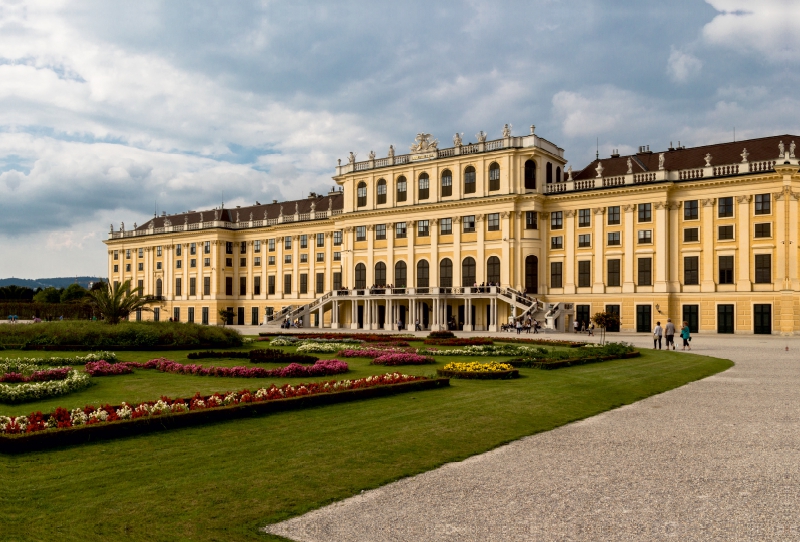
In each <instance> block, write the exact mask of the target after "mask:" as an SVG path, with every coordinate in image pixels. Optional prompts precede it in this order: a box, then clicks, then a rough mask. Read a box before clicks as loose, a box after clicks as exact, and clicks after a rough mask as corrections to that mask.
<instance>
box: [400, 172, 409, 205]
mask: <svg viewBox="0 0 800 542" xmlns="http://www.w3.org/2000/svg"><path fill="white" fill-rule="evenodd" d="M406 194H408V185H407V184H406V178H405V177H403V176H400V177H398V178H397V201H406Z"/></svg>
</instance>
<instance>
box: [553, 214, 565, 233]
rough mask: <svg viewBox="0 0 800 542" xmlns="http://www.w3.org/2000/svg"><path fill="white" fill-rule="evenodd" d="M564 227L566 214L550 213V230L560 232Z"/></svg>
mask: <svg viewBox="0 0 800 542" xmlns="http://www.w3.org/2000/svg"><path fill="white" fill-rule="evenodd" d="M563 227H564V212H563V211H554V212H552V213H550V229H551V230H560V229H561V228H563Z"/></svg>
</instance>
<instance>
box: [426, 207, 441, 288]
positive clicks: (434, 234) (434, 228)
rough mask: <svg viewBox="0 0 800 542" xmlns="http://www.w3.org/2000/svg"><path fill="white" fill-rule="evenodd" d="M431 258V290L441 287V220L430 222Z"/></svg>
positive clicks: (435, 219) (436, 219)
mask: <svg viewBox="0 0 800 542" xmlns="http://www.w3.org/2000/svg"><path fill="white" fill-rule="evenodd" d="M430 225H431V226H430V230H429V232H430V236H431V257H430V272H429V276H430V282H429V283H428V284H429V285H430V286H431V288H433V287H437V286H439V219H438V218H434V219H432V220H431V221H430Z"/></svg>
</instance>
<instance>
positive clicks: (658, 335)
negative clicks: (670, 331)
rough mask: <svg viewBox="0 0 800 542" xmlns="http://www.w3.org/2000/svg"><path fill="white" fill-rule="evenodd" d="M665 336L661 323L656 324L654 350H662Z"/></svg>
mask: <svg viewBox="0 0 800 542" xmlns="http://www.w3.org/2000/svg"><path fill="white" fill-rule="evenodd" d="M663 335H664V329H663V328H662V327H661V322H656V327H655V329H653V350H655V349H656V347H658V349H659V350H661V337H663Z"/></svg>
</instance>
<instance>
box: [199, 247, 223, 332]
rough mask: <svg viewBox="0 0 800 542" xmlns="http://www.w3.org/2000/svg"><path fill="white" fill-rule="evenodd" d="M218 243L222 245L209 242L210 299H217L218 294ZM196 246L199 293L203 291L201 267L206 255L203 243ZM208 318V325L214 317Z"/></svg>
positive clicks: (203, 272)
mask: <svg viewBox="0 0 800 542" xmlns="http://www.w3.org/2000/svg"><path fill="white" fill-rule="evenodd" d="M220 243H222V241H211V254H210V256H211V299H217V294H218V292H219V278H218V277H219V273H218V272H217V269H219V247H220V246H221V245H220ZM198 245H199V248H200V250H198V252H199V253H200V254H199V258H197V260H198V261H197V263H198V266H197V268H198V269H200V270H201V272H200V273H198V275H200V277H199V278H198V281H199V282H200V284H198V285H197V286H198V288H200V291H202V290H203V283H204V281H205V279H204V277H205V266H204V265H203V260H204V259H205V256H206V253H205V248H204V247H203V243H198ZM212 309H213V307H209V309H208V310H209V311H212ZM208 318H209V323H210V322H212V321H214V319H215V318H216V316H215V315H214V314H209V316H208Z"/></svg>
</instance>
